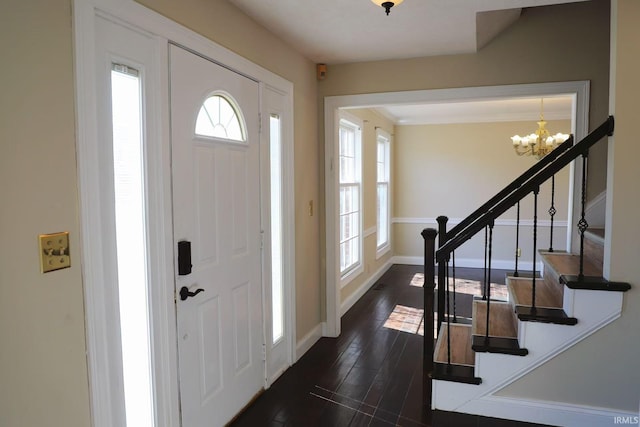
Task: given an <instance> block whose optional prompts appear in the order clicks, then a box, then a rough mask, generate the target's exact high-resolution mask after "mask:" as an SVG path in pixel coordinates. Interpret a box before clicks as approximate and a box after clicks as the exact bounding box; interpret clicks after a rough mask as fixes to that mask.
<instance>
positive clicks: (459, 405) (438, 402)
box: [432, 287, 623, 426]
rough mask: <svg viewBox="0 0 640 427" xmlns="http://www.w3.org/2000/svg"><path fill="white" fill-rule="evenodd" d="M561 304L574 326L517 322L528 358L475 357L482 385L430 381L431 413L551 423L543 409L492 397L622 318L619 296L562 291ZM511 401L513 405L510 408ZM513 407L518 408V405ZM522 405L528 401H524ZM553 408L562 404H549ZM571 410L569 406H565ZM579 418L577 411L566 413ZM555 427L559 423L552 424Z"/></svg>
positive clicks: (580, 421) (566, 422)
mask: <svg viewBox="0 0 640 427" xmlns="http://www.w3.org/2000/svg"><path fill="white" fill-rule="evenodd" d="M564 290H565V298H564V305H565V307H566V308H565V311H567V310H569V311H567V314H568V315H569V316H574V317H576V318H577V319H578V324H577V325H575V326H566V325H555V324H549V323H538V322H523V321H520V320H518V321H517V322H518V340H519V343H520V346H521V347H524V348H526V349H528V350H529V354H528V355H527V356H511V355H506V354H496V353H476V356H475V357H476V359H475V375H476V376H477V377H480V378H482V384H480V385H469V384H463V383H456V382H451V381H443V380H433V387H432V388H433V399H432V407H433V409H439V410H443V411H455V412H461V413H469V414H477V415H484V416H490V417H497V418H508V419H514V420H520V421H529V422H545V423H549V422H551V423H553V421H549V419H548V418H549V417H553V416H554V415H553V414H557V413H558V411H557V410H555V412H554V411H551V410H549V411H547V413H545V410H544V405H540V403H544V402H539V401H532V402H531V403H532V404H533V403H536V404H537V405H533V406H535V407H536V408H537V409H536V410H535V411H530V413H529V411H522V410H521V407H522V402H523V401H522V400H521V399H518V400H514V399H508V398H504V396H494V394H495V393H496V392H498V391H499V390H501V389H503V388H504V387H506V386H508V385H509V384H511V383H513V382H514V381H516V380H518V379H519V378H522V377H523V376H525V375H526V374H528V373H529V372H531V371H533V370H534V369H535V368H537V367H539V366H541V365H542V364H544V363H546V362H547V361H549V360H551V359H553V358H554V357H555V356H557V355H558V354H560V353H562V352H563V351H565V350H567V349H568V348H570V347H572V346H573V345H574V344H576V343H578V342H579V341H582V340H583V339H585V338H587V337H588V336H589V335H592V334H593V333H594V332H596V331H597V330H599V329H601V328H603V327H604V326H606V325H608V324H609V323H611V322H613V321H614V320H616V319H617V318H619V317H620V315H621V312H622V299H623V293H622V292H603V291H592V290H570V289H568V288H566V287H565V289H564ZM496 399H499V400H500V402H501V404H500V405H495V404H493V405H491V404H486V403H489V400H494V401H495V400H496ZM510 402H511V403H510ZM516 402H517V403H516ZM525 402H526V401H525ZM549 403H550V404H552V405H553V406H548V407H549V408H551V407H553V408H556V409H557V407H558V405H562V404H561V403H558V402H549ZM568 406H570V405H568ZM568 413H576V414H579V413H580V412H579V411H573V412H572V411H570V410H569V411H568ZM556 422H558V421H557V420H556ZM562 424H563V425H567V426H570V425H576V426H578V425H580V426H583V425H585V424H584V422H583V419H582V418H580V417H577V418H576V419H575V420H574V421H572V420H567V419H563V420H562Z"/></svg>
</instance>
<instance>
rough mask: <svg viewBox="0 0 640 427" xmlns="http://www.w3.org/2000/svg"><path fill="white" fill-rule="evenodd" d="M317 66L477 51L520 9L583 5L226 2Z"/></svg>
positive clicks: (505, 0)
mask: <svg viewBox="0 0 640 427" xmlns="http://www.w3.org/2000/svg"><path fill="white" fill-rule="evenodd" d="M229 1H230V2H231V3H233V4H235V5H236V6H237V7H238V8H240V9H241V10H243V11H244V12H245V13H246V14H247V15H249V16H251V17H252V18H253V19H255V20H256V21H257V22H259V23H260V24H262V25H263V26H264V27H266V28H268V29H269V30H270V31H271V32H273V33H275V34H276V35H278V36H279V37H280V38H281V39H283V40H285V41H286V42H287V43H289V44H290V45H291V46H292V47H293V48H295V49H296V50H297V51H299V52H300V53H302V54H303V55H304V56H306V57H307V58H309V59H311V60H312V61H314V62H316V63H328V64H337V63H345V62H361V61H373V60H385V59H399V58H414V57H422V56H433V55H451V54H460V53H472V52H476V51H477V50H478V48H479V47H482V46H483V45H484V44H486V43H488V42H490V40H491V39H492V38H493V37H494V36H495V35H497V34H499V33H500V32H501V31H502V30H504V29H505V28H507V27H508V26H509V25H511V23H513V22H514V21H515V20H517V19H518V17H519V16H520V9H521V8H525V7H537V6H546V5H551V4H560V3H573V2H579V1H586V0H405V1H404V2H403V3H401V4H399V5H397V6H395V7H393V8H392V9H391V13H390V14H389V16H386V15H385V13H384V9H382V8H381V7H379V6H376V5H375V4H373V3H372V2H371V0H229Z"/></svg>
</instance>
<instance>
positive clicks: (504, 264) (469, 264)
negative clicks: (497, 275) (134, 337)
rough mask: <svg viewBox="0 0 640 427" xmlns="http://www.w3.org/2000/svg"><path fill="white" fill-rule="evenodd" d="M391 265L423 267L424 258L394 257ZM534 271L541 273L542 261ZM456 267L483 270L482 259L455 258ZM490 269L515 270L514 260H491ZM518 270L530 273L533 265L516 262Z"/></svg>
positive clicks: (529, 262) (528, 262) (525, 262)
mask: <svg viewBox="0 0 640 427" xmlns="http://www.w3.org/2000/svg"><path fill="white" fill-rule="evenodd" d="M391 261H392V263H393V264H407V265H423V264H424V258H423V257H420V256H402V255H396V256H394V257H393V258H391ZM536 264H537V266H538V267H537V269H536V271H542V269H543V264H542V261H540V262H538V263H536ZM456 267H464V268H484V259H481V258H456ZM491 268H492V269H497V270H513V269H514V268H515V265H514V260H506V259H494V260H491ZM518 269H519V270H521V271H532V270H533V263H532V262H531V261H518Z"/></svg>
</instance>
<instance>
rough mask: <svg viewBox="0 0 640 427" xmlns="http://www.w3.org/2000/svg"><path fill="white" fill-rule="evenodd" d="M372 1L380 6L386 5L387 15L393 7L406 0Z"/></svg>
mask: <svg viewBox="0 0 640 427" xmlns="http://www.w3.org/2000/svg"><path fill="white" fill-rule="evenodd" d="M371 1H372V2H374V3H375V4H377V5H378V6H382V7H384V10H385V12H387V15H388V14H389V11H390V10H391V8H392V7H393V6H395V5H397V4H400V3H402V2H403V1H404V0H394V1H388V0H371Z"/></svg>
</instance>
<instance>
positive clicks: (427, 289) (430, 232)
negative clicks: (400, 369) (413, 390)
mask: <svg viewBox="0 0 640 427" xmlns="http://www.w3.org/2000/svg"><path fill="white" fill-rule="evenodd" d="M421 234H422V238H423V239H424V285H423V286H422V288H423V298H424V337H423V355H422V384H423V387H422V390H423V394H424V400H423V402H424V404H425V405H426V406H427V407H428V408H431V373H432V372H433V351H434V341H435V340H434V337H433V321H434V319H433V292H434V290H435V287H436V283H435V274H436V265H435V255H436V236H437V235H438V232H437V231H436V230H435V229H433V228H425V229H424V230H422V233H421Z"/></svg>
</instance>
